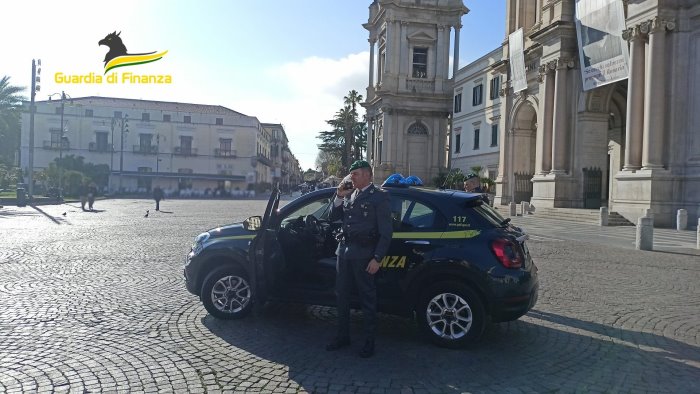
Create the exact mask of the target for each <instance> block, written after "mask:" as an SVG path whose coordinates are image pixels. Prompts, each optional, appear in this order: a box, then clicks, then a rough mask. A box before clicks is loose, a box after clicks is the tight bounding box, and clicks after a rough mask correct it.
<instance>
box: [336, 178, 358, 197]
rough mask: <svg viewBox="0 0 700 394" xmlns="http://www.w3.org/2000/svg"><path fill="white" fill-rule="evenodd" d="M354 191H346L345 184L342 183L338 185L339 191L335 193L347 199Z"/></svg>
mask: <svg viewBox="0 0 700 394" xmlns="http://www.w3.org/2000/svg"><path fill="white" fill-rule="evenodd" d="M354 191H355V189H344V188H343V182H340V185H338V189H337V190H336V191H335V195H336V196H338V197H345V196H348V195H350V194H351V193H352V192H354Z"/></svg>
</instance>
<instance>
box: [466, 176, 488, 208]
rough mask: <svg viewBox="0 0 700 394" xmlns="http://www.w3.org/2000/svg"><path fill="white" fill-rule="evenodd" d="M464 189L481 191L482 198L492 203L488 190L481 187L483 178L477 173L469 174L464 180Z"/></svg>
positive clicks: (469, 191)
mask: <svg viewBox="0 0 700 394" xmlns="http://www.w3.org/2000/svg"><path fill="white" fill-rule="evenodd" d="M464 191H465V192H468V193H480V194H481V199H482V200H484V202H485V203H486V205H489V204H490V201H489V196H488V195H487V194H486V190H484V189H483V188H482V187H481V178H479V175H477V174H475V173H473V172H472V173H469V174H467V177H466V178H465V180H464Z"/></svg>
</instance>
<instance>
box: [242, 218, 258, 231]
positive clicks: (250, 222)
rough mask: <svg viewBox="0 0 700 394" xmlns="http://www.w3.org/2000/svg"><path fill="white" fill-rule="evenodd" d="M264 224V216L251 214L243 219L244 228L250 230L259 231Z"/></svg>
mask: <svg viewBox="0 0 700 394" xmlns="http://www.w3.org/2000/svg"><path fill="white" fill-rule="evenodd" d="M261 225H262V216H251V217H249V218H248V219H246V220H244V221H243V228H244V229H246V230H248V231H258V230H260V227H261Z"/></svg>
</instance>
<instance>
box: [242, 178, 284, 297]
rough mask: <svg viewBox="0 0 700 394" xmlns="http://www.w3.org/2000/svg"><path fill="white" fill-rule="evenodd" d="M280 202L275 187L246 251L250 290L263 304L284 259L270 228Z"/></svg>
mask: <svg viewBox="0 0 700 394" xmlns="http://www.w3.org/2000/svg"><path fill="white" fill-rule="evenodd" d="M279 202H280V191H279V187H277V186H275V187H273V189H272V193H270V199H269V200H268V202H267V208H265V215H264V216H263V218H262V222H261V225H260V229H259V230H258V233H257V234H256V236H255V238H253V240H252V241H251V244H250V248H249V249H248V259H249V260H250V263H251V264H250V265H251V273H252V275H251V276H252V278H251V279H252V281H251V282H252V288H253V289H252V290H253V297H254V300H255V301H256V302H258V303H260V304H263V303H264V302H265V301H266V300H267V296H268V292H269V291H270V289H271V288H272V287H273V285H274V282H275V279H276V277H277V272H278V271H279V269H280V268H281V267H282V264H283V261H284V257H283V254H282V250H281V248H280V246H279V242H278V240H277V229H276V228H272V223H273V222H274V221H275V220H274V218H275V215H276V214H277V208H278V207H279Z"/></svg>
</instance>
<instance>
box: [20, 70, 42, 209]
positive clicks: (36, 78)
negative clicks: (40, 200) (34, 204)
mask: <svg viewBox="0 0 700 394" xmlns="http://www.w3.org/2000/svg"><path fill="white" fill-rule="evenodd" d="M37 65H38V66H39V67H38V68H37ZM40 74H41V59H38V60H36V61H35V60H34V59H32V94H31V104H30V105H29V156H28V159H29V171H28V174H27V180H28V181H29V190H28V193H29V200H30V201H31V200H32V199H33V198H34V113H35V112H36V108H35V107H34V98H35V97H36V92H38V91H39V90H41V85H39V84H38V83H37V82H40V81H41V80H40V79H39V78H40V77H39V76H40ZM20 152H21V150H20Z"/></svg>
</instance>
